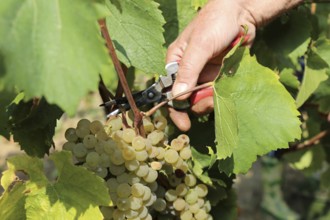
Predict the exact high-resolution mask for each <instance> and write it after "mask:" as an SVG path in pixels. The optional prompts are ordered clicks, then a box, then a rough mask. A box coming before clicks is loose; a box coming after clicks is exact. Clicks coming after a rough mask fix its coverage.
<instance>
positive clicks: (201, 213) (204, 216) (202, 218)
mask: <svg viewBox="0 0 330 220" xmlns="http://www.w3.org/2000/svg"><path fill="white" fill-rule="evenodd" d="M194 216H195V218H196V219H200V220H206V219H207V216H208V215H207V213H206V212H205V210H203V209H200V210H198V211H197V212H196V213H195V215H194Z"/></svg>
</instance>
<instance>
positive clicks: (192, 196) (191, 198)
mask: <svg viewBox="0 0 330 220" xmlns="http://www.w3.org/2000/svg"><path fill="white" fill-rule="evenodd" d="M184 198H185V200H186V202H187V203H188V204H189V205H190V204H194V203H196V202H197V200H198V194H197V192H196V191H195V190H189V191H188V192H187V194H186V195H185V197H184Z"/></svg>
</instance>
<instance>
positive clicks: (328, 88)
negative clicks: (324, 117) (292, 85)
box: [314, 77, 330, 113]
mask: <svg viewBox="0 0 330 220" xmlns="http://www.w3.org/2000/svg"><path fill="white" fill-rule="evenodd" d="M314 94H315V100H314V101H315V102H316V103H317V104H318V105H319V111H321V112H323V113H329V112H330V102H329V100H330V77H329V78H328V79H327V80H325V81H323V82H321V84H320V86H319V87H318V88H317V90H316V91H315V93H314Z"/></svg>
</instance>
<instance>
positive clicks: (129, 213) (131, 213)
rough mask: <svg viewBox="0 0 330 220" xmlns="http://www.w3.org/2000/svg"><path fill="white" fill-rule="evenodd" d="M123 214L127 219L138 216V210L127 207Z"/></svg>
mask: <svg viewBox="0 0 330 220" xmlns="http://www.w3.org/2000/svg"><path fill="white" fill-rule="evenodd" d="M125 216H126V218H127V219H134V218H136V217H138V216H139V212H138V211H135V210H132V209H129V210H126V211H125Z"/></svg>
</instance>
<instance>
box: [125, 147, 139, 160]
mask: <svg viewBox="0 0 330 220" xmlns="http://www.w3.org/2000/svg"><path fill="white" fill-rule="evenodd" d="M122 155H123V158H124V159H125V160H126V161H128V160H134V159H135V158H136V159H137V160H138V155H137V153H136V152H135V150H134V149H133V147H130V146H127V147H124V148H123V151H122Z"/></svg>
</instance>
